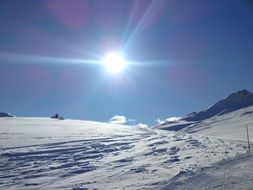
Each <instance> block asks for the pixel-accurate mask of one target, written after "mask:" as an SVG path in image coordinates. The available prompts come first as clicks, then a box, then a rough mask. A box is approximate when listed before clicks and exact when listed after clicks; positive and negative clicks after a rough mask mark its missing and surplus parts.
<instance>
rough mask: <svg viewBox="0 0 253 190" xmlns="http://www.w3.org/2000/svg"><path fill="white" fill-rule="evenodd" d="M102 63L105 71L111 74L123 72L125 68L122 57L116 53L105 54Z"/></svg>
mask: <svg viewBox="0 0 253 190" xmlns="http://www.w3.org/2000/svg"><path fill="white" fill-rule="evenodd" d="M102 62H103V64H104V65H105V67H106V70H107V71H108V72H110V73H112V74H118V73H121V72H123V70H124V69H125V66H126V61H125V59H124V57H123V55H122V54H120V53H118V52H110V53H108V54H106V56H105V57H104V59H103V61H102Z"/></svg>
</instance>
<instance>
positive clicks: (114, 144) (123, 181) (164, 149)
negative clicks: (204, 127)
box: [0, 117, 246, 190]
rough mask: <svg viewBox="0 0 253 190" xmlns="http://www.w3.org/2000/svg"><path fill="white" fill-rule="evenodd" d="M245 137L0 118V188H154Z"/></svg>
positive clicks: (195, 169) (231, 153)
mask: <svg viewBox="0 0 253 190" xmlns="http://www.w3.org/2000/svg"><path fill="white" fill-rule="evenodd" d="M245 148H246V146H245V143H244V142H236V141H229V140H222V139H216V138H211V137H205V136H202V135H194V134H186V133H175V132H167V131H161V130H153V129H149V128H135V127H129V126H120V125H113V124H105V123H99V122H90V121H79V120H54V119H50V118H18V117H16V118H15V117H14V118H0V171H1V172H0V189H73V190H74V189H75V190H77V189H79V190H81V189H95V188H97V189H159V188H162V187H164V186H166V185H168V184H169V183H170V182H171V180H172V179H173V178H175V177H180V176H188V175H193V174H194V173H199V172H201V171H202V170H203V168H205V167H212V166H213V165H214V164H216V163H217V162H219V161H222V160H223V161H224V160H227V159H228V160H230V159H232V158H234V157H236V156H237V155H238V154H241V153H245V151H246V149H245Z"/></svg>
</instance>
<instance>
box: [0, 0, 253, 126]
mask: <svg viewBox="0 0 253 190" xmlns="http://www.w3.org/2000/svg"><path fill="white" fill-rule="evenodd" d="M111 50H119V51H122V52H124V56H125V58H126V59H127V60H128V61H129V62H132V64H129V65H128V69H127V70H126V71H125V72H124V73H122V74H120V75H111V74H109V73H108V72H106V71H105V69H104V67H103V66H102V65H101V64H95V63H93V62H94V61H96V60H100V59H102V57H103V56H104V54H106V53H107V52H108V51H111ZM252 73H253V2H252V1H250V0H155V1H151V0H136V1H134V0H106V1H105V0H50V1H49V0H45V1H42V0H1V2H0V111H5V112H10V113H12V114H14V115H17V116H51V115H52V114H54V113H59V114H60V115H62V116H64V117H66V118H79V119H85V120H95V121H108V120H109V119H110V118H111V117H113V116H115V115H123V116H125V117H127V118H128V119H135V123H140V122H141V123H146V124H149V125H153V124H156V120H157V118H160V119H165V118H168V117H171V116H181V115H185V114H188V113H190V112H192V111H198V110H201V109H204V108H206V107H208V106H210V105H211V104H213V103H215V102H216V101H218V100H220V99H221V98H224V97H226V96H227V95H229V94H230V93H232V92H234V91H238V90H241V89H244V88H246V89H248V90H251V91H252V90H253V86H252V84H253V83H252V82H253V74H252ZM130 121H131V122H133V120H130Z"/></svg>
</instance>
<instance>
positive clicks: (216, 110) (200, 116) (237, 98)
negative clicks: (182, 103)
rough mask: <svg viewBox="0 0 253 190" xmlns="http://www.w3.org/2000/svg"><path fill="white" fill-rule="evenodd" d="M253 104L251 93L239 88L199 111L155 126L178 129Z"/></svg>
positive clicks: (252, 94)
mask: <svg viewBox="0 0 253 190" xmlns="http://www.w3.org/2000/svg"><path fill="white" fill-rule="evenodd" d="M252 105H253V93H251V92H250V91H248V90H245V89H244V90H241V91H238V92H235V93H233V94H231V95H229V96H228V97H227V98H225V99H223V100H220V101H218V102H217V103H215V104H214V105H213V106H211V107H209V108H207V109H206V110H203V111H200V112H193V113H191V114H188V115H186V116H185V117H182V118H180V119H178V120H175V121H170V120H169V119H167V121H166V120H165V121H164V122H163V123H161V124H160V125H159V126H157V128H160V129H166V130H173V131H178V130H181V129H183V128H186V127H188V126H190V125H194V124H196V123H198V122H201V121H203V120H206V119H209V118H211V117H214V116H221V115H224V114H227V113H230V112H233V111H237V110H240V109H242V108H246V107H248V106H252Z"/></svg>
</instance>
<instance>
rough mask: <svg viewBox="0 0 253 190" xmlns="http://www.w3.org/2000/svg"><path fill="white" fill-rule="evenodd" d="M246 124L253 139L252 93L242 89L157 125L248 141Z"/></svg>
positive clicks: (163, 127)
mask: <svg viewBox="0 0 253 190" xmlns="http://www.w3.org/2000/svg"><path fill="white" fill-rule="evenodd" d="M246 124H247V125H248V127H249V132H250V136H251V137H252V138H251V141H253V94H252V93H251V92H249V91H246V90H242V91H239V92H236V93H234V94H232V95H230V96H228V97H227V98H225V99H224V100H221V101H219V102H218V103H216V104H214V105H213V106H211V107H210V108H208V109H206V110H204V111H200V112H198V113H196V112H195V113H192V114H189V115H187V116H185V117H182V118H180V119H178V120H174V121H168V120H167V121H165V122H164V123H162V124H161V125H159V126H158V127H157V128H159V129H164V130H173V131H184V132H189V133H198V134H204V135H209V136H213V137H216V138H225V139H231V140H242V141H245V140H246V130H245V126H246Z"/></svg>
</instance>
